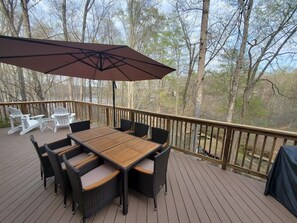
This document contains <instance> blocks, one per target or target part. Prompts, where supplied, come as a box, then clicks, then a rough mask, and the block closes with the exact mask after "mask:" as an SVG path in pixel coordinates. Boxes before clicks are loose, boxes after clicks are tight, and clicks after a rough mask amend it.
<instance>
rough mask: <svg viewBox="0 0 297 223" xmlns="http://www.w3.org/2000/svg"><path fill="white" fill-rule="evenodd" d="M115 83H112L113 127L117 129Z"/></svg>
mask: <svg viewBox="0 0 297 223" xmlns="http://www.w3.org/2000/svg"><path fill="white" fill-rule="evenodd" d="M115 85H116V83H115V81H112V103H113V127H116V112H115Z"/></svg>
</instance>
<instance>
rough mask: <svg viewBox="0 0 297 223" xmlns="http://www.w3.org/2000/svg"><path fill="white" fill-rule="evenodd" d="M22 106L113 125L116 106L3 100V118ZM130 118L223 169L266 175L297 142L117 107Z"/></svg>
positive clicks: (293, 136) (292, 136)
mask: <svg viewBox="0 0 297 223" xmlns="http://www.w3.org/2000/svg"><path fill="white" fill-rule="evenodd" d="M9 106H14V107H17V108H20V109H21V110H22V111H23V113H30V114H32V115H37V114H41V113H42V114H45V115H46V116H49V115H51V114H52V111H53V108H54V107H57V106H63V107H68V108H69V111H70V112H74V113H76V117H77V118H78V119H82V120H83V119H89V120H91V122H94V123H98V124H99V125H107V126H112V125H113V108H112V106H108V105H100V104H96V103H88V102H80V101H38V102H12V103H0V114H1V119H6V120H7V119H8V116H9V113H8V109H7V108H8V107H9ZM121 118H123V119H130V120H132V121H133V122H141V123H145V124H148V125H150V126H151V127H158V128H163V129H167V130H168V131H169V132H170V137H169V143H170V144H171V145H172V146H173V148H174V149H176V150H178V151H181V152H184V153H188V154H191V155H194V156H197V157H199V158H202V159H204V160H208V161H210V162H213V163H216V164H219V165H221V167H222V169H226V168H231V169H232V170H233V171H238V172H246V173H249V174H252V175H255V176H258V177H261V178H266V177H267V174H268V172H269V169H270V167H271V165H272V164H273V161H274V158H275V156H276V154H277V152H278V149H279V148H280V146H282V145H297V133H295V132H288V131H280V130H276V129H268V128H260V127H255V126H248V125H239V124H234V123H227V122H219V121H212V120H206V119H197V118H190V117H183V116H175V115H169V114H161V113H154V112H149V111H143V110H136V109H128V108H122V107H116V123H119V121H120V119H121Z"/></svg>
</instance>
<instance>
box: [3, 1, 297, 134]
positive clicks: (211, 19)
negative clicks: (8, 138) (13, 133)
mask: <svg viewBox="0 0 297 223" xmlns="http://www.w3.org/2000/svg"><path fill="white" fill-rule="evenodd" d="M296 10H297V0H275V1H270V0H233V1H232V0H219V1H217V0H212V1H210V0H203V1H202V0H200V1H198V0H167V1H160V0H159V1H157V0H84V1H75V0H53V1H46V0H0V34H1V35H7V36H19V37H28V38H37V39H53V40H65V41H77V42H90V43H105V44H125V45H128V46H130V47H132V48H133V49H135V50H137V51H140V52H142V53H143V54H145V55H147V56H149V57H151V58H153V59H155V60H157V61H159V62H162V63H165V64H166V65H168V66H171V67H173V68H175V69H176V72H174V73H171V74H169V75H167V76H166V77H165V78H163V79H162V80H152V81H141V82H117V83H116V84H117V90H116V105H117V106H122V107H129V108H135V109H143V110H149V111H152V112H162V113H169V114H176V115H184V116H193V117H200V118H206V119H213V120H220V121H228V122H235V123H242V124H249V125H255V126H262V127H272V128H278V129H284V130H293V131H296V129H297V111H296V104H297V88H296V86H297V58H296V57H297V55H296V54H297V43H296V41H297V36H296V31H297V13H296ZM36 62H37V63H38V61H36ZM111 87H112V83H111V82H109V81H91V80H85V79H77V78H69V77H63V76H61V77H59V76H56V75H50V74H47V75H46V74H41V73H37V72H33V71H30V70H26V69H21V68H17V67H14V66H8V65H5V64H0V100H1V101H3V102H4V101H5V102H6V101H36V100H38V101H42V100H63V99H65V100H67V99H70V100H81V101H90V102H98V103H101V104H111V102H112V97H111V94H112V91H111Z"/></svg>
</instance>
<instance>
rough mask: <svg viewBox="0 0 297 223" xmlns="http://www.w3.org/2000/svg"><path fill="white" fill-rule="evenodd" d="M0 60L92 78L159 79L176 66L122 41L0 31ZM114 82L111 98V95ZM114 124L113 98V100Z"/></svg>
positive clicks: (120, 79) (65, 74)
mask: <svg viewBox="0 0 297 223" xmlns="http://www.w3.org/2000/svg"><path fill="white" fill-rule="evenodd" d="M0 62H3V63H7V64H11V65H15V66H19V67H24V68H28V69H31V70H35V71H39V72H42V73H45V74H57V75H63V76H71V77H80V78H86V79H92V80H112V81H139V80H151V79H161V78H162V77H164V76H165V75H166V74H168V73H170V72H172V71H174V70H175V69H173V68H171V67H168V66H166V65H164V64H162V63H159V62H157V61H155V60H153V59H151V58H149V57H147V56H145V55H143V54H141V53H139V52H137V51H135V50H133V49H131V48H129V47H128V46H125V45H108V44H95V43H80V42H66V41H55V40H41V39H27V38H20V37H8V36H1V35H0ZM114 87H115V82H113V99H114ZM113 108H114V124H115V100H113Z"/></svg>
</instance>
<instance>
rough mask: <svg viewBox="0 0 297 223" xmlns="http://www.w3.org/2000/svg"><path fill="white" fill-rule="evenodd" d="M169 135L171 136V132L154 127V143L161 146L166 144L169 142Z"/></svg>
mask: <svg viewBox="0 0 297 223" xmlns="http://www.w3.org/2000/svg"><path fill="white" fill-rule="evenodd" d="M168 135H169V132H168V131H167V130H165V129H160V128H155V127H152V141H153V142H156V143H159V144H164V143H166V142H167V140H168Z"/></svg>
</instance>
